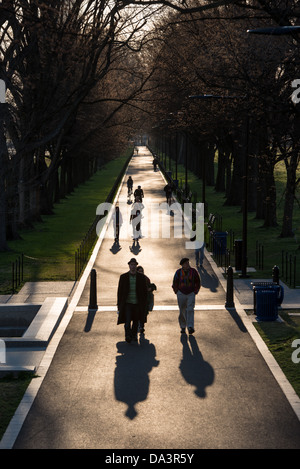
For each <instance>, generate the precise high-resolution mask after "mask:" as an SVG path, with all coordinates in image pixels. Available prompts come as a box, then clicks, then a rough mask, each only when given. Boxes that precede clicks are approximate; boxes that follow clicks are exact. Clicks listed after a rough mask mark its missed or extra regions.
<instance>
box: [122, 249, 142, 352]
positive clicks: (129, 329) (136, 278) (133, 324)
mask: <svg viewBox="0 0 300 469" xmlns="http://www.w3.org/2000/svg"><path fill="white" fill-rule="evenodd" d="M128 265H129V271H128V272H126V273H124V274H122V275H121V276H120V278H119V284H118V292H117V304H118V311H119V315H118V322H117V324H124V329H125V340H126V342H128V343H130V342H131V341H132V340H134V341H137V330H138V322H139V321H143V320H144V316H145V310H146V305H147V296H148V288H147V282H146V277H145V276H144V275H143V274H140V273H139V272H137V270H136V268H137V265H138V262H137V260H136V259H134V258H132V259H130V261H129V262H128Z"/></svg>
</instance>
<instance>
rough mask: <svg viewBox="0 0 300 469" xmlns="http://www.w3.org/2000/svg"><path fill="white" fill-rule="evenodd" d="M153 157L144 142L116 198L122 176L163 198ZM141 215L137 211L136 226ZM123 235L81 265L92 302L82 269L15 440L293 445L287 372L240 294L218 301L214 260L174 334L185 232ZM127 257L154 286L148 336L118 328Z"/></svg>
mask: <svg viewBox="0 0 300 469" xmlns="http://www.w3.org/2000/svg"><path fill="white" fill-rule="evenodd" d="M151 163H152V157H151V155H150V153H149V152H148V151H147V150H146V149H145V148H142V149H140V152H139V156H138V157H134V158H133V159H132V162H131V164H130V166H129V169H128V173H127V175H126V177H125V179H124V183H123V186H122V187H121V191H120V194H119V202H120V204H121V203H122V201H124V200H125V203H126V191H127V189H126V180H127V176H128V175H129V174H131V175H132V177H133V180H134V187H136V186H137V185H138V184H140V185H141V186H142V187H143V189H144V193H145V199H144V200H145V202H144V203H145V206H146V204H149V203H150V202H162V201H164V192H163V187H164V181H163V179H162V176H161V174H160V173H159V172H153V167H152V164H151ZM147 216H148V215H147V214H146V210H145V219H143V221H142V223H143V227H142V229H143V233H144V234H145V232H144V229H145V228H146V225H147ZM165 216H167V217H170V215H169V214H168V215H167V214H165ZM149 217H150V218H151V215H149ZM124 218H125V220H124V226H123V228H122V230H124V233H125V232H126V229H125V223H127V222H128V220H127V219H126V217H124ZM150 221H151V220H150ZM171 222H172V223H176V220H174V217H171ZM127 234H128V236H126V238H125V239H122V232H121V240H120V249H119V248H117V247H116V246H115V245H114V244H113V240H112V239H108V238H107V237H105V238H104V239H103V241H102V242H101V241H99V246H100V244H101V247H100V250H99V253H98V254H97V255H96V253H95V255H94V257H92V259H91V263H90V265H89V268H91V267H94V268H96V270H97V280H98V290H97V294H98V305H99V309H98V311H97V312H96V313H95V312H92V311H90V312H89V311H88V308H87V307H88V303H89V279H88V276H87V275H88V271H87V275H86V276H83V278H82V281H81V282H80V283H79V285H78V286H77V290H76V291H75V293H74V295H73V297H72V301H71V304H70V306H69V308H68V311H67V313H66V315H65V317H64V319H63V321H62V323H61V326H60V327H59V329H58V331H57V334H56V335H55V336H54V338H53V339H52V342H51V344H50V346H49V347H48V349H49V350H47V354H46V355H47V356H46V357H44V359H43V360H42V363H41V366H40V368H39V370H38V375H39V376H40V378H35V379H34V380H33V381H32V384H31V385H30V387H29V389H28V392H27V393H26V395H25V398H24V400H23V402H22V405H21V408H20V409H18V412H17V415H16V416H15V418H14V422H13V424H14V425H15V426H16V427H17V424H18V423H19V422H20V421H22V415H23V416H24V412H26V413H27V411H28V410H29V412H28V415H27V418H26V420H25V422H24V424H23V426H22V429H21V431H20V432H19V434H18V437H17V438H16V441H15V444H14V448H47V449H52V448H58V449H59V448H78V449H80V448H105V449H139V448H151V449H154V448H156V449H172V448H175V449H186V448H189V449H195V448H200V449H201V448H214V449H217V448H297V449H299V448H300V421H299V418H297V416H296V413H295V411H294V410H293V408H292V407H291V404H290V402H289V401H288V399H287V397H286V395H285V394H284V392H283V389H286V385H287V383H286V380H285V379H284V378H283V377H282V373H280V372H278V367H277V366H276V363H275V361H274V360H273V359H272V357H271V356H270V354H269V353H268V351H267V350H266V347H264V346H263V345H262V341H260V339H259V337H258V335H257V334H256V335H255V329H254V327H253V325H252V323H251V321H250V320H249V319H248V318H247V317H246V315H245V314H244V312H243V308H242V306H241V304H240V301H239V299H242V297H240V298H236V309H230V310H226V309H225V308H224V303H225V291H224V281H223V279H222V277H221V275H219V273H218V271H217V270H216V269H215V268H214V264H213V262H212V260H211V258H210V256H209V255H207V256H206V259H205V263H204V269H203V270H201V272H200V276H201V281H202V288H201V290H200V293H199V295H198V297H197V305H196V312H195V329H196V332H195V334H194V335H193V336H186V335H181V334H180V333H179V326H178V321H177V318H178V308H177V303H176V297H175V295H174V293H173V292H172V289H171V283H172V277H173V274H174V272H175V270H176V269H177V268H178V267H179V265H178V262H179V260H180V258H181V257H183V256H186V255H187V256H188V257H190V259H191V261H192V262H191V263H192V265H194V262H193V255H192V253H191V252H188V251H187V250H186V249H185V239H173V238H171V239H168V238H165V239H161V238H158V239H153V238H152V237H149V236H145V237H144V238H142V239H141V240H140V244H139V246H133V244H132V239H131V237H130V234H131V233H130V232H129V231H128V233H127ZM131 257H136V258H137V259H138V261H139V263H140V264H141V265H143V266H144V269H145V273H146V275H148V276H149V277H150V279H151V281H153V282H154V283H155V284H156V285H157V287H158V290H157V292H156V293H155V309H154V311H152V312H151V313H150V316H149V320H148V323H147V325H146V332H145V336H144V337H141V338H140V341H139V343H138V344H130V345H129V344H127V343H125V342H124V328H123V326H117V325H116V322H117V316H116V291H117V284H118V279H119V275H120V274H121V273H123V272H126V271H127V269H128V265H127V262H128V260H129V259H130V258H131ZM243 314H244V315H243ZM270 368H271V369H270ZM271 370H272V371H271ZM275 378H277V379H275ZM278 379H279V380H281V384H280V385H279V384H278ZM287 389H288V391H289V392H290V396H289V398H290V400H292V399H294V402H295V405H296V406H297V404H298V401H299V400H297V398H296V397H295V395H294V394H293V392H292V391H291V390H290V388H289V387H288V386H287ZM37 391H38V392H37ZM36 393H37V395H36ZM22 406H23V407H22ZM22 412H23V414H22ZM299 417H300V413H299ZM18 418H19V422H18ZM12 427H13V426H11V429H10V430H11V431H12V433H11V435H12V434H13V428H12ZM7 438H9V435H8V436H7Z"/></svg>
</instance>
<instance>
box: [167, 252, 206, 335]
mask: <svg viewBox="0 0 300 469" xmlns="http://www.w3.org/2000/svg"><path fill="white" fill-rule="evenodd" d="M180 265H181V269H178V270H177V271H176V272H175V275H174V278H173V285H172V288H173V290H174V292H175V293H176V294H177V301H178V306H179V317H178V321H179V326H180V328H181V333H185V328H186V327H188V331H189V334H193V333H194V332H195V329H194V308H195V296H196V295H197V293H198V292H199V290H200V286H201V284H200V277H199V274H198V272H197V270H196V269H193V268H192V267H191V266H190V263H189V259H188V258H186V257H184V258H183V259H181V261H180Z"/></svg>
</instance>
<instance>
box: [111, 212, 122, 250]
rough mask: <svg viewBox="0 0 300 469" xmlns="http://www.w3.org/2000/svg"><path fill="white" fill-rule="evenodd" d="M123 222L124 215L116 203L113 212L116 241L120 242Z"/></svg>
mask: <svg viewBox="0 0 300 469" xmlns="http://www.w3.org/2000/svg"><path fill="white" fill-rule="evenodd" d="M122 224H123V217H122V214H121V212H120V208H119V206H118V205H116V208H115V212H114V214H113V227H114V235H115V242H116V243H117V242H119V238H120V229H121V226H122Z"/></svg>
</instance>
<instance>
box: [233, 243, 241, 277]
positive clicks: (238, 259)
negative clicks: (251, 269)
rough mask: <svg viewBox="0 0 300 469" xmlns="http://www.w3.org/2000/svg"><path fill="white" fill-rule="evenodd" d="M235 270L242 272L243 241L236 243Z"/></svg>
mask: <svg viewBox="0 0 300 469" xmlns="http://www.w3.org/2000/svg"><path fill="white" fill-rule="evenodd" d="M234 254H235V270H242V256H243V240H242V239H236V240H235V241H234Z"/></svg>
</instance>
